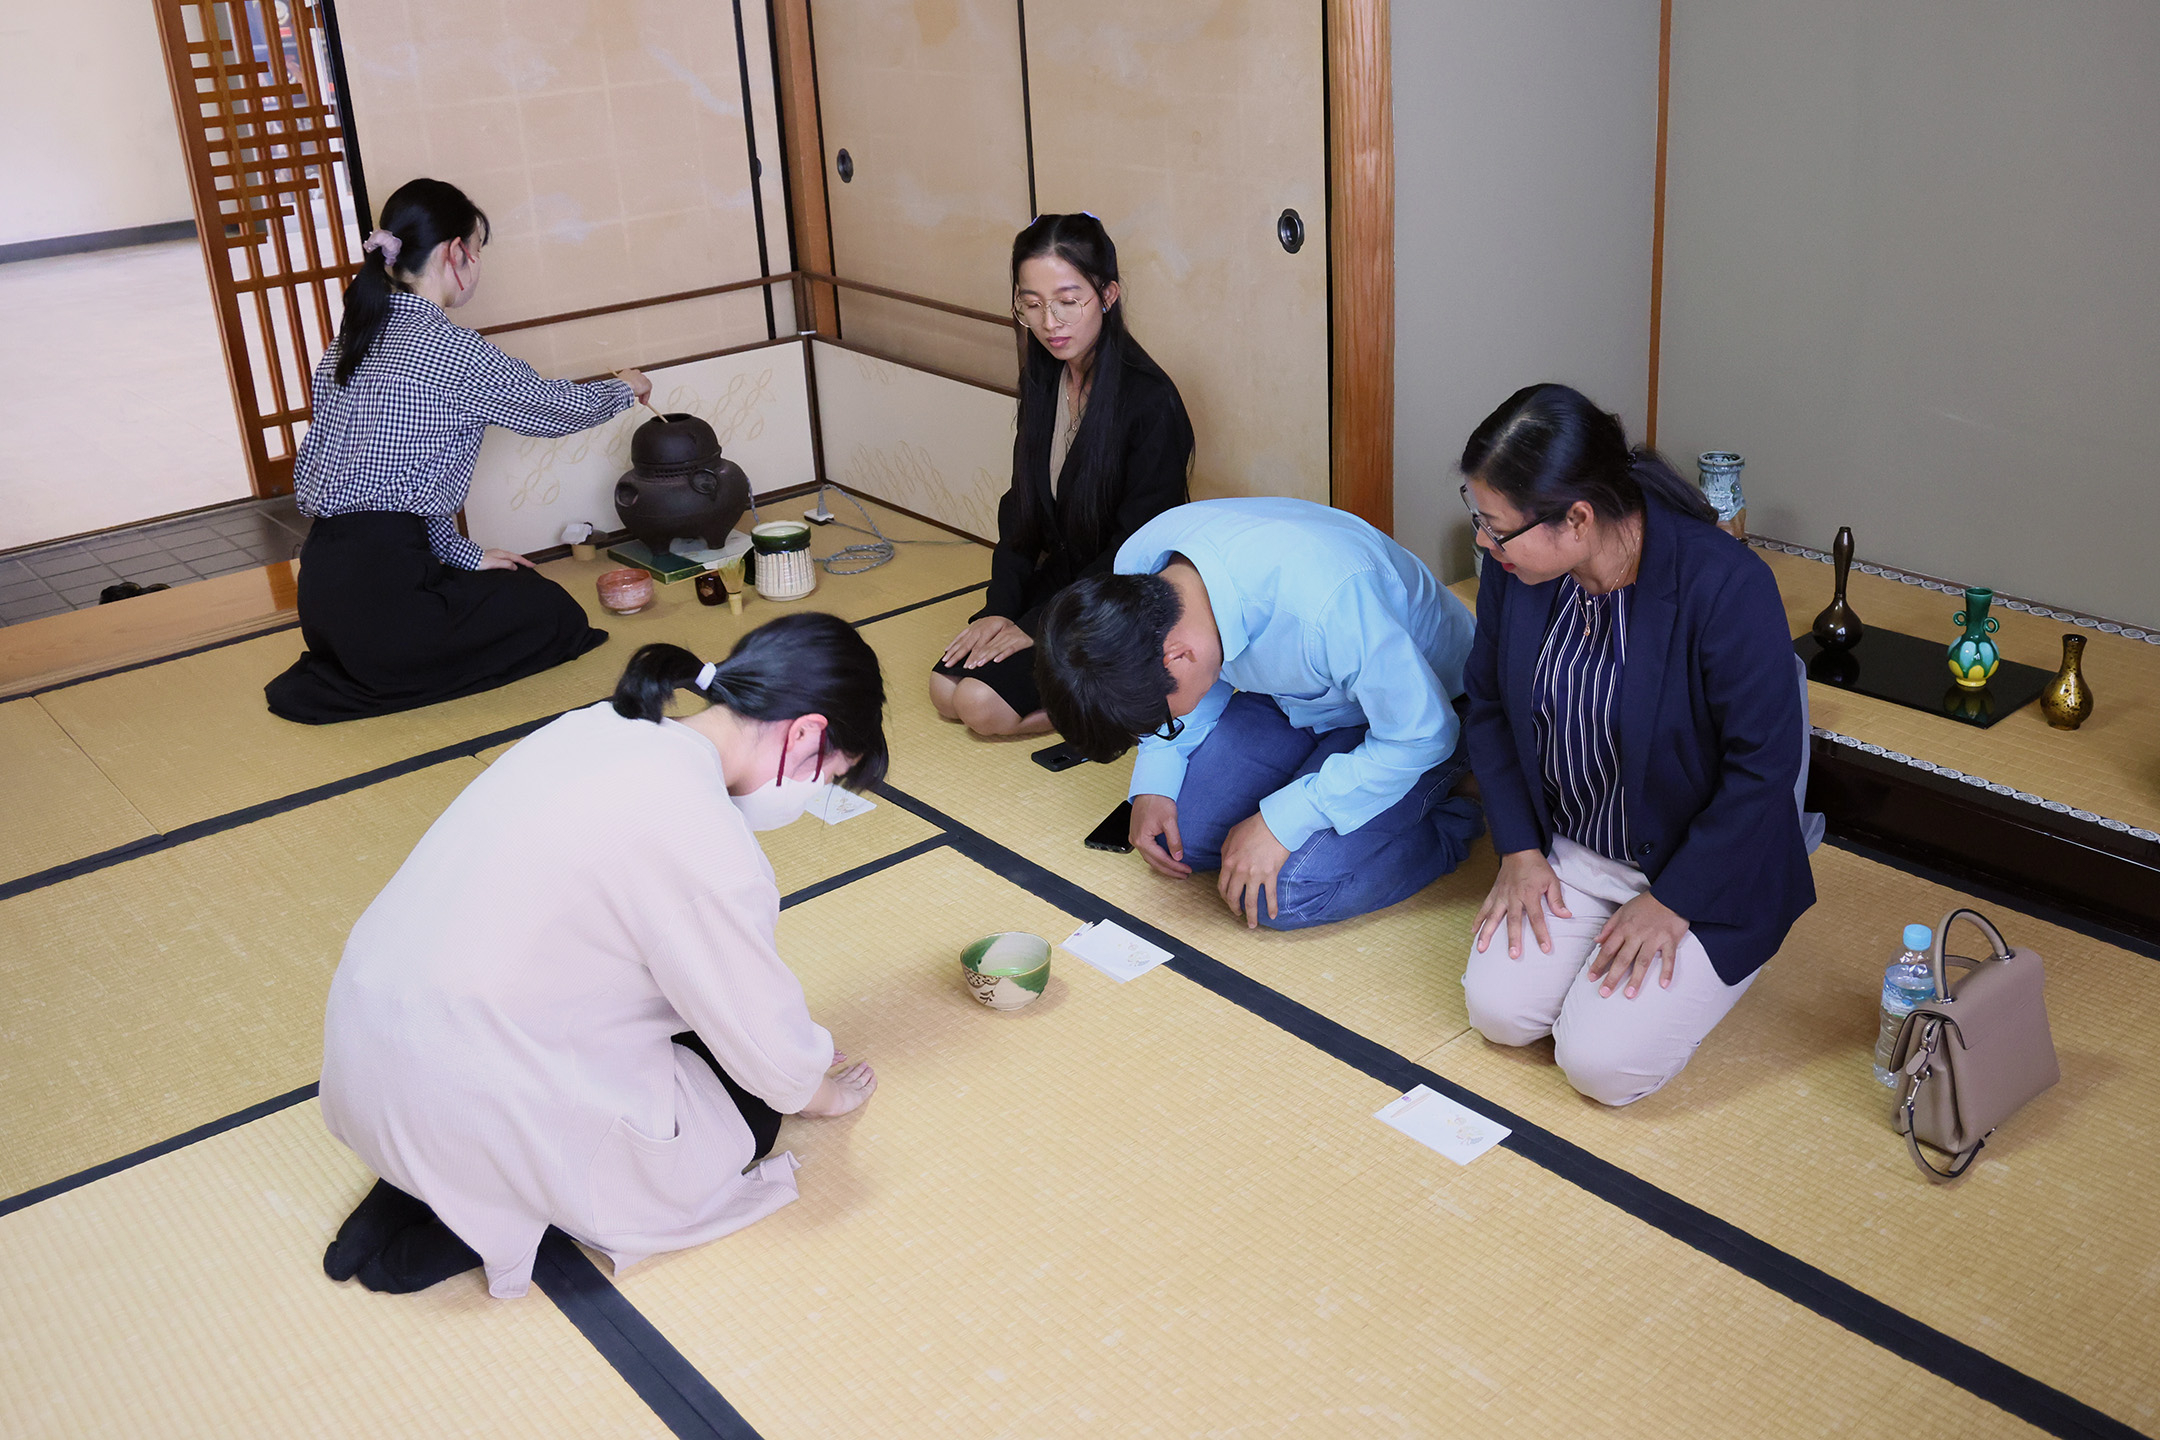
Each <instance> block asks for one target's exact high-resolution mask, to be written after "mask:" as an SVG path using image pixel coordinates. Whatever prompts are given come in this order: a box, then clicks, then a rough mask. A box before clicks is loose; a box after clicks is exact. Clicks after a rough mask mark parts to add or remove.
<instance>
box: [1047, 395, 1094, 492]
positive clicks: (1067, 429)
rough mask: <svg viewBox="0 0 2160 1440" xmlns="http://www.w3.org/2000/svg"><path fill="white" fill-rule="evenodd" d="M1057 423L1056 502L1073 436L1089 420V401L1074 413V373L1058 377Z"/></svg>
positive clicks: (1053, 434) (1053, 433) (1053, 453)
mask: <svg viewBox="0 0 2160 1440" xmlns="http://www.w3.org/2000/svg"><path fill="white" fill-rule="evenodd" d="M1057 396H1058V403H1057V421H1056V423H1055V424H1053V425H1052V426H1051V427H1050V498H1051V499H1053V500H1055V499H1056V498H1057V492H1058V476H1059V474H1060V473H1061V472H1063V470H1064V469H1065V456H1066V454H1067V453H1068V452H1070V451H1071V449H1072V442H1073V436H1075V435H1077V434H1078V433H1079V431H1080V422H1081V421H1082V420H1084V419H1086V418H1087V401H1085V400H1082V401H1081V402H1080V413H1079V414H1078V415H1075V414H1073V413H1072V373H1071V372H1070V371H1065V372H1063V373H1061V374H1060V375H1059V376H1058V387H1057Z"/></svg>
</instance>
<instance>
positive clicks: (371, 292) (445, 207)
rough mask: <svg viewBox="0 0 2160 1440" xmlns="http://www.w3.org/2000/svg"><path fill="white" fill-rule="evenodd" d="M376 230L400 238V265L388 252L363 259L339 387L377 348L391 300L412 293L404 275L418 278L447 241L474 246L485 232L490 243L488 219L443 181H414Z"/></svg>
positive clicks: (348, 302) (350, 300) (343, 337)
mask: <svg viewBox="0 0 2160 1440" xmlns="http://www.w3.org/2000/svg"><path fill="white" fill-rule="evenodd" d="M376 228H377V229H378V230H383V231H386V232H388V233H389V234H391V235H394V236H396V237H397V242H398V246H397V260H396V261H395V262H394V263H393V262H392V261H391V260H390V259H389V258H388V257H387V256H386V255H385V254H384V252H383V251H382V250H380V249H375V250H369V251H366V252H365V253H364V254H363V255H362V256H361V257H360V273H359V274H357V275H355V276H353V278H352V283H350V284H349V285H347V286H346V287H345V318H344V319H343V320H341V321H339V322H338V336H337V350H338V359H337V383H338V384H339V385H341V386H343V385H348V384H350V383H351V382H352V377H353V371H355V370H358V369H359V368H360V362H361V361H363V360H365V359H367V356H368V351H370V350H372V349H373V348H374V347H375V341H376V339H377V338H378V337H380V336H381V334H382V331H383V326H384V325H385V324H387V323H388V322H389V319H390V295H391V292H393V291H397V290H404V289H408V288H410V287H408V286H407V285H406V284H405V282H404V281H402V280H400V279H399V278H398V277H399V276H400V275H405V276H413V275H418V274H419V273H420V272H421V270H423V269H425V268H426V266H427V262H428V257H429V256H430V255H432V254H434V253H435V247H436V246H438V245H440V244H442V243H443V242H444V241H445V240H469V239H471V238H472V236H473V233H474V232H475V231H477V232H479V235H480V243H481V244H483V245H484V244H486V243H487V232H488V218H487V216H486V215H485V214H483V213H482V212H481V210H480V207H479V206H477V205H475V204H473V202H472V201H470V200H468V199H466V198H465V192H464V191H462V190H460V189H458V188H457V186H455V185H451V184H448V183H447V182H445V181H441V180H408V181H406V182H405V183H404V184H403V185H400V186H399V187H398V188H397V192H396V193H395V194H393V195H392V196H391V197H390V198H389V199H388V200H387V201H385V202H384V203H383V208H382V218H381V220H380V221H379V222H378V223H377V225H376Z"/></svg>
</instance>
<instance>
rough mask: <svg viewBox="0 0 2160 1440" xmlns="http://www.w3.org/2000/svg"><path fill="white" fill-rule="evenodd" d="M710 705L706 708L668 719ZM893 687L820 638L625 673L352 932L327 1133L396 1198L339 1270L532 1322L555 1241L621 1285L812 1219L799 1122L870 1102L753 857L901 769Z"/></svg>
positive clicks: (326, 1098)
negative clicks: (795, 1118) (804, 821)
mask: <svg viewBox="0 0 2160 1440" xmlns="http://www.w3.org/2000/svg"><path fill="white" fill-rule="evenodd" d="M680 689H689V690H692V691H695V692H696V693H697V694H699V695H701V696H703V697H704V698H705V699H707V700H708V701H710V702H711V704H710V706H709V707H708V708H707V709H705V710H703V711H701V712H700V713H698V714H695V715H692V716H689V717H688V718H686V719H683V720H680V721H678V720H671V719H667V718H665V714H664V712H665V709H666V706H667V703H668V700H669V698H670V697H671V696H672V695H673V694H674V692H675V691H677V690H680ZM884 698H885V697H884V682H883V680H882V678H881V676H880V674H879V671H878V663H877V657H876V655H875V654H874V653H872V651H871V649H870V647H869V645H868V644H866V643H865V642H864V641H863V639H862V637H861V636H860V635H858V634H856V633H855V631H854V630H853V629H852V628H851V627H850V626H848V625H847V624H845V623H844V622H842V621H840V620H839V619H837V618H835V617H833V616H831V615H825V614H818V613H810V612H806V613H802V614H797V615H790V616H787V617H785V618H784V619H780V620H776V621H773V622H772V623H770V624H768V625H765V626H762V627H760V628H759V629H757V630H754V631H752V632H751V633H749V634H748V635H745V636H744V637H743V638H742V640H741V641H740V642H739V643H738V644H737V645H736V647H735V649H734V652H733V653H732V654H730V655H729V657H728V658H727V660H726V661H724V662H722V663H720V664H718V665H709V664H701V663H700V662H699V661H698V659H697V658H696V657H695V656H693V655H691V654H690V653H689V652H688V651H686V650H682V649H680V648H678V647H676V646H673V645H648V646H646V647H645V648H644V649H642V650H640V651H638V653H637V654H636V656H635V657H633V658H632V660H631V662H630V666H629V668H628V669H627V670H626V671H625V672H624V674H623V677H622V681H621V683H620V684H619V685H618V686H617V687H616V691H615V695H614V698H613V699H612V700H611V701H606V702H602V703H601V704H598V705H594V706H591V707H590V708H588V709H584V710H577V711H573V712H571V713H570V714H568V715H565V716H563V717H562V718H561V719H559V720H556V721H554V722H553V723H552V724H549V725H547V726H544V727H543V728H541V729H540V730H538V731H536V732H535V733H534V734H532V735H531V736H529V737H527V738H526V739H525V740H523V741H521V742H520V743H519V744H518V745H517V746H516V747H515V748H513V749H512V750H511V751H510V752H509V753H508V754H506V755H504V756H503V757H502V758H501V759H499V760H497V761H496V762H495V763H494V764H493V765H491V766H490V767H489V768H488V770H487V772H486V773H485V774H483V775H482V776H480V778H479V779H477V780H475V781H474V782H473V783H472V784H471V785H470V786H468V787H467V788H466V790H465V792H464V793H463V794H461V795H460V796H458V798H457V799H456V801H454V802H453V803H452V804H451V806H450V808H449V809H448V810H446V811H445V812H444V813H443V815H442V817H441V818H440V819H438V820H437V821H436V822H435V824H434V825H433V826H431V827H430V828H429V830H428V832H427V834H426V835H424V836H423V837H421V840H420V844H419V845H418V846H417V847H416V848H415V849H414V851H413V853H412V855H411V856H410V857H409V858H408V859H407V860H406V862H405V864H404V865H403V866H402V867H401V868H400V869H399V870H398V873H397V874H396V875H395V876H393V877H392V878H391V881H390V883H389V885H388V886H387V887H385V889H384V890H383V892H382V894H381V895H379V896H377V897H376V899H375V902H374V904H372V905H370V906H369V907H368V909H367V912H366V913H365V914H363V915H362V916H361V917H360V921H359V923H358V924H357V925H355V926H354V927H353V932H352V936H351V938H350V939H349V940H348V941H347V942H346V946H345V954H344V959H343V960H342V962H341V963H340V964H339V966H338V971H337V975H336V978H335V979H334V980H333V981H332V982H331V986H330V1001H329V1008H328V1014H327V1017H326V1020H325V1024H324V1039H323V1076H322V1107H323V1115H324V1118H325V1119H326V1120H327V1122H328V1123H329V1127H330V1131H331V1133H332V1134H333V1135H335V1136H337V1138H338V1139H340V1140H342V1141H343V1142H344V1143H345V1144H347V1145H349V1146H350V1147H352V1149H353V1150H354V1151H355V1152H356V1153H357V1154H358V1155H359V1156H360V1158H361V1159H363V1160H365V1161H366V1162H367V1163H368V1165H369V1167H370V1168H371V1169H373V1170H374V1172H375V1173H376V1174H377V1175H380V1176H381V1177H382V1180H381V1182H380V1183H379V1184H377V1185H376V1186H375V1188H374V1190H373V1191H372V1192H371V1193H370V1194H369V1195H368V1196H367V1198H366V1199H365V1200H363V1201H362V1202H361V1204H360V1206H359V1208H358V1209H357V1210H355V1211H354V1212H353V1214H352V1216H351V1218H350V1219H348V1220H347V1221H346V1222H345V1225H344V1227H343V1228H342V1229H341V1230H340V1231H339V1232H338V1237H337V1239H336V1241H335V1242H333V1243H332V1244H331V1246H330V1247H329V1250H328V1251H327V1252H326V1253H325V1255H324V1257H323V1268H324V1270H325V1271H326V1272H327V1273H328V1274H329V1275H330V1277H331V1278H332V1279H334V1280H345V1279H350V1278H354V1277H357V1278H358V1279H359V1280H360V1282H361V1283H362V1284H363V1285H365V1286H367V1287H368V1288H369V1289H371V1290H385V1291H396V1292H404V1291H411V1290H418V1289H421V1288H424V1287H425V1286H428V1285H432V1284H434V1283H436V1282H437V1281H439V1280H443V1279H447V1278H448V1277H450V1276H452V1275H456V1274H460V1273H462V1272H464V1271H466V1270H469V1269H471V1268H472V1267H474V1266H476V1265H484V1266H485V1267H486V1269H487V1280H488V1288H489V1290H490V1291H491V1292H492V1293H494V1294H495V1295H498V1296H505V1297H507V1296H514V1295H522V1294H523V1293H524V1292H525V1289H526V1286H527V1285H528V1284H529V1283H530V1281H531V1277H532V1266H533V1258H534V1255H535V1253H536V1252H537V1250H538V1248H539V1245H540V1239H541V1236H542V1235H543V1234H544V1233H545V1232H546V1230H547V1227H548V1226H550V1225H555V1226H559V1227H560V1228H561V1229H563V1230H564V1231H566V1232H568V1233H569V1234H570V1235H572V1236H574V1237H575V1238H577V1239H579V1240H581V1241H584V1242H585V1243H586V1244H588V1245H591V1246H593V1247H594V1248H596V1249H599V1250H602V1251H604V1252H606V1253H607V1254H608V1255H609V1257H610V1258H611V1259H612V1260H613V1261H614V1263H615V1265H616V1266H617V1268H618V1269H619V1268H622V1267H625V1266H628V1265H631V1264H634V1263H636V1262H637V1261H638V1260H641V1259H643V1258H644V1257H646V1256H648V1255H652V1254H656V1253H658V1252H660V1251H664V1250H674V1249H680V1248H682V1247H685V1246H690V1245H697V1244H702V1243H703V1242H705V1241H707V1240H711V1239H714V1238H716V1237H718V1236H721V1235H725V1234H727V1233H729V1232H730V1231H733V1230H737V1229H740V1228H741V1227H742V1226H745V1225H748V1224H750V1223H751V1222H752V1221H754V1220H758V1219H761V1218H762V1217H764V1216H765V1215H767V1214H770V1213H771V1212H772V1211H774V1210H776V1209H778V1208H779V1207H780V1206H782V1205H785V1204H786V1203H787V1202H788V1201H790V1200H792V1199H794V1198H795V1195H796V1187H795V1176H794V1170H795V1162H794V1158H793V1156H792V1155H786V1154H783V1155H779V1156H773V1157H771V1158H767V1157H768V1155H769V1153H770V1151H771V1149H772V1145H773V1141H774V1138H775V1137H776V1136H777V1134H778V1132H779V1128H780V1117H781V1116H782V1115H790V1114H792V1115H807V1116H827V1115H838V1114H843V1113H845V1112H847V1111H849V1110H853V1109H854V1108H855V1107H857V1106H858V1105H861V1104H862V1103H863V1102H864V1101H865V1100H866V1099H868V1098H869V1095H870V1092H871V1090H872V1089H873V1088H875V1086H876V1083H877V1082H876V1076H875V1075H874V1074H873V1073H872V1072H871V1070H870V1067H869V1066H867V1065H862V1064H857V1065H853V1066H848V1067H846V1068H838V1067H842V1066H844V1065H845V1061H846V1057H845V1056H842V1055H837V1054H835V1053H834V1050H833V1042H832V1037H831V1035H829V1034H828V1033H827V1032H826V1030H825V1029H824V1027H823V1026H821V1025H819V1024H817V1023H816V1022H815V1021H814V1020H812V1019H811V1018H810V1012H809V1009H808V1006H807V1005H806V1003H805V1001H804V998H803V990H802V985H801V984H800V983H799V982H798V981H797V980H796V978H795V976H794V974H793V972H791V971H790V970H789V969H788V967H787V965H786V964H785V963H784V962H783V961H782V960H781V958H780V956H779V953H778V951H777V949H776V948H775V944H774V935H773V927H774V923H775V921H776V920H777V918H778V916H779V908H780V892H779V888H778V886H777V884H776V883H775V881H774V878H773V871H772V866H771V865H770V864H769V863H768V862H767V861H766V859H765V855H764V852H763V851H762V850H760V849H759V848H758V843H757V841H756V839H755V838H754V837H753V835H752V833H751V832H752V831H753V830H760V829H770V828H773V827H775V826H778V825H782V824H786V823H787V822H789V821H791V820H793V819H795V818H796V817H798V816H799V815H801V814H802V813H803V809H804V807H805V806H806V805H807V804H808V803H809V802H810V801H811V800H812V799H814V798H816V797H817V796H818V795H820V794H821V793H822V790H823V787H824V786H825V785H826V784H828V783H831V782H835V781H837V782H839V783H842V784H845V785H847V786H848V787H850V788H852V789H861V788H864V787H865V786H868V785H871V784H874V783H875V782H876V781H877V780H878V779H879V778H880V777H881V776H882V775H883V773H884V770H885V758H886V751H885V735H884V730H883V721H882V712H883V709H884Z"/></svg>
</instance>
